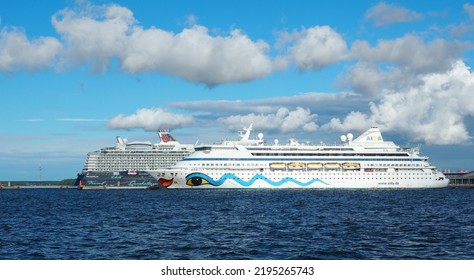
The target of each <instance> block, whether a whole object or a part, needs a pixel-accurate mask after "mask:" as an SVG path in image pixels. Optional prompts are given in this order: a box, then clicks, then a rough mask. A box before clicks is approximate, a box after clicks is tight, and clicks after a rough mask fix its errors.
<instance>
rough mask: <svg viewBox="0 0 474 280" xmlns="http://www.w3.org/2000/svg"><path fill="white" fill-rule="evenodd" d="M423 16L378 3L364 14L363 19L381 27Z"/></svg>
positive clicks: (415, 19)
mask: <svg viewBox="0 0 474 280" xmlns="http://www.w3.org/2000/svg"><path fill="white" fill-rule="evenodd" d="M422 18H423V16H422V15H421V14H419V13H417V12H415V11H411V10H408V9H406V8H404V7H399V6H395V5H391V4H386V3H384V2H380V3H378V4H377V5H375V6H373V7H372V8H370V9H369V10H368V11H367V12H366V13H365V19H367V20H371V21H372V22H373V24H374V26H377V27H382V26H388V25H392V24H395V23H402V22H412V21H418V20H420V19H422Z"/></svg>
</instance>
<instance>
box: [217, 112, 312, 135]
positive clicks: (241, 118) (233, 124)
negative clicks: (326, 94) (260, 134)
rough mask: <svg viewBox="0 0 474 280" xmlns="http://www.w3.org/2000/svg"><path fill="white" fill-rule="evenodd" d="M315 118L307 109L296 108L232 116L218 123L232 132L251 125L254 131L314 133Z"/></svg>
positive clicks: (220, 119) (221, 119)
mask: <svg viewBox="0 0 474 280" xmlns="http://www.w3.org/2000/svg"><path fill="white" fill-rule="evenodd" d="M316 118H317V115H316V114H311V111H310V110H309V109H304V108H301V107H298V108H296V109H295V110H293V111H291V110H289V109H288V108H285V107H281V108H279V109H278V110H277V111H276V112H274V113H271V114H255V113H251V114H248V115H232V116H228V117H223V118H219V119H218V121H219V122H220V123H222V124H224V125H226V126H228V127H230V128H232V129H234V130H236V129H239V128H241V127H242V126H246V125H248V124H249V123H253V124H254V127H255V128H256V129H263V130H265V131H279V132H281V133H289V132H293V131H297V130H300V129H303V130H304V131H306V132H313V131H316V130H317V129H318V125H317V124H316Z"/></svg>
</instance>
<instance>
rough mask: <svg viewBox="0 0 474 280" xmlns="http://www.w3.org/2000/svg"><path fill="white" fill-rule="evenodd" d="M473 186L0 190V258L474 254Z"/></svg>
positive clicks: (427, 256)
mask: <svg viewBox="0 0 474 280" xmlns="http://www.w3.org/2000/svg"><path fill="white" fill-rule="evenodd" d="M473 240H474V189H467V188H457V189H453V188H448V189H434V190H159V191H151V190H115V191H114V190H106V191H79V190H73V189H69V190H64V189H20V190H1V191H0V259H474V242H473Z"/></svg>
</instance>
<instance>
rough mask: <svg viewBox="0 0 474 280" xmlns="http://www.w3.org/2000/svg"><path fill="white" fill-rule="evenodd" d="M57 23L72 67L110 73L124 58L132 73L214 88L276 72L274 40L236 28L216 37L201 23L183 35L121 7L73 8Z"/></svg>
mask: <svg viewBox="0 0 474 280" xmlns="http://www.w3.org/2000/svg"><path fill="white" fill-rule="evenodd" d="M188 20H189V21H188V22H193V21H195V20H196V17H194V16H189V17H188ZM52 22H53V25H54V27H55V28H56V30H57V32H58V33H59V34H61V35H62V36H63V39H64V40H65V42H66V46H67V56H66V57H65V58H64V63H65V64H66V65H68V64H73V65H74V64H81V63H90V64H91V65H92V67H93V69H94V70H95V71H105V70H107V68H108V66H109V64H110V62H111V60H112V59H113V58H118V59H119V64H120V67H121V68H122V69H123V70H124V71H127V72H129V73H141V72H161V73H166V74H169V75H175V76H178V77H181V78H183V79H185V80H188V81H191V82H197V83H204V84H207V85H208V86H214V85H219V84H223V83H237V82H246V81H250V80H253V79H258V78H261V77H264V76H266V75H268V74H270V73H271V72H272V67H273V66H272V61H271V60H270V58H269V57H268V56H267V55H266V52H267V50H268V48H269V46H268V44H267V43H265V42H264V41H261V40H259V41H252V40H251V39H250V38H249V37H248V36H246V35H245V34H243V33H242V32H240V31H239V30H236V29H234V30H231V31H230V34H229V35H228V36H225V37H223V36H211V35H210V34H209V32H208V30H207V28H206V27H204V26H200V25H193V26H192V27H191V28H185V29H183V30H182V31H181V32H180V33H177V34H174V33H172V32H169V31H165V30H161V29H158V28H155V27H151V28H148V29H145V28H143V27H141V26H139V25H138V24H137V20H136V19H135V18H134V17H133V13H132V12H131V11H130V10H129V9H127V8H125V7H121V6H117V5H105V6H92V5H88V6H86V7H78V10H72V9H69V8H67V9H64V10H62V11H60V12H58V13H57V14H55V15H54V16H53V20H52Z"/></svg>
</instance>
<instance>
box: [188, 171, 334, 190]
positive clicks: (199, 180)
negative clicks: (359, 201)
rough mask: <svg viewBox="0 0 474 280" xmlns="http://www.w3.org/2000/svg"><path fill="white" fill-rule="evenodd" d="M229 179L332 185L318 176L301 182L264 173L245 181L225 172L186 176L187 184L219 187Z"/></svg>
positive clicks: (277, 185)
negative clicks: (272, 176) (216, 174)
mask: <svg viewBox="0 0 474 280" xmlns="http://www.w3.org/2000/svg"><path fill="white" fill-rule="evenodd" d="M227 180H234V181H235V182H236V183H238V184H240V185H241V186H243V187H250V186H251V185H252V184H254V183H255V182H256V181H257V180H262V181H265V182H267V183H268V184H270V185H272V186H274V187H280V186H282V185H283V184H286V183H290V182H291V183H294V184H296V185H298V186H300V187H308V186H310V185H311V184H314V183H316V182H319V183H322V184H324V185H327V186H329V185H330V184H328V183H326V182H324V181H322V180H320V179H318V178H314V179H312V180H310V181H308V182H300V181H297V180H295V179H294V178H290V177H286V178H283V179H282V180H280V181H272V180H270V179H268V178H267V177H265V176H263V175H262V174H256V175H255V176H253V177H252V178H251V179H250V180H248V181H245V180H242V179H241V178H239V177H238V176H236V175H235V174H232V173H225V174H224V175H222V177H221V178H219V179H218V180H214V179H213V178H211V177H209V176H208V175H206V174H203V173H192V174H189V175H188V176H186V185H188V186H194V187H195V186H202V185H212V186H216V187H218V186H221V185H222V184H224V183H225V181H227Z"/></svg>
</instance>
